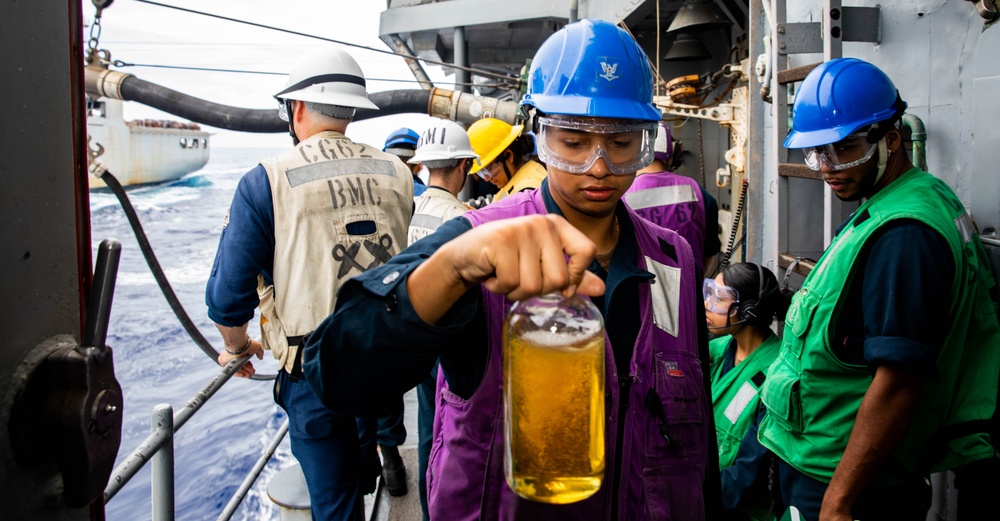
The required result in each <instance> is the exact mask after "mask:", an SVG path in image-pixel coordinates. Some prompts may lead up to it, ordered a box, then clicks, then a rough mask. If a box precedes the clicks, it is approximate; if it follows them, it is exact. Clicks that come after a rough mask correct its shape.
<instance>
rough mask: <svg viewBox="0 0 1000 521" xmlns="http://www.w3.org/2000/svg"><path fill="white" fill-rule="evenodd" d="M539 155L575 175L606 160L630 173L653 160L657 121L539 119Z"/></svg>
mask: <svg viewBox="0 0 1000 521" xmlns="http://www.w3.org/2000/svg"><path fill="white" fill-rule="evenodd" d="M538 123H539V130H538V140H537V142H538V158H539V159H541V160H542V161H543V162H544V163H546V164H548V165H552V166H553V167H555V168H558V169H560V170H565V171H566V172H570V173H573V174H585V173H587V172H588V171H589V170H590V169H591V168H592V167H593V166H594V163H596V162H597V159H598V158H602V159H604V164H605V165H607V166H608V170H610V171H611V173H612V174H615V175H630V174H634V173H635V172H636V171H637V170H639V169H641V168H644V167H647V166H649V165H650V163H652V162H653V140H654V139H655V138H656V127H657V124H658V122H656V121H627V122H622V121H610V122H609V121H608V120H600V119H596V118H587V119H581V120H564V119H555V118H548V117H542V118H539V119H538Z"/></svg>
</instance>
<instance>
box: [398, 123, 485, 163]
mask: <svg viewBox="0 0 1000 521" xmlns="http://www.w3.org/2000/svg"><path fill="white" fill-rule="evenodd" d="M465 157H472V158H475V159H476V162H478V160H479V154H476V153H475V151H473V150H472V144H471V143H470V142H469V135H468V134H466V133H465V129H464V128H462V125H459V124H458V123H455V122H454V121H448V120H445V119H442V120H440V121H438V122H437V123H435V124H433V125H431V126H430V127H429V128H428V129H427V130H425V131H424V133H423V134H422V135H421V136H420V141H419V142H417V153H416V155H414V156H413V157H411V158H410V160H409V161H407V163H423V162H425V161H438V160H442V159H461V158H465Z"/></svg>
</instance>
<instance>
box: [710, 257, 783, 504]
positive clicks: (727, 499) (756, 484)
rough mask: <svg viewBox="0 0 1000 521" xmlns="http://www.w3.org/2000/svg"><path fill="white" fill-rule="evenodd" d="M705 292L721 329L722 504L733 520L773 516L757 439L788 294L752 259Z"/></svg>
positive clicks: (716, 366) (715, 358) (714, 368)
mask: <svg viewBox="0 0 1000 521" xmlns="http://www.w3.org/2000/svg"><path fill="white" fill-rule="evenodd" d="M702 292H703V293H704V295H705V313H706V317H705V319H706V321H707V322H708V330H709V332H710V333H712V334H713V335H718V336H717V337H716V338H714V339H713V340H712V341H711V342H709V345H708V350H709V354H710V356H711V364H712V365H711V369H710V371H711V376H712V408H713V410H714V411H715V432H716V435H717V436H716V437H717V438H718V442H719V467H720V468H721V470H722V502H723V505H722V506H723V509H724V510H725V511H726V512H727V514H729V515H730V517H728V518H727V519H752V520H754V521H762V520H766V519H774V517H773V516H770V515H768V511H769V509H771V508H772V505H771V495H770V493H769V492H768V487H767V470H768V463H769V462H770V457H769V455H770V453H769V452H768V451H767V450H766V449H763V447H761V446H760V443H758V442H757V425H758V421H759V418H760V415H761V414H762V413H763V411H764V407H763V405H762V404H761V403H760V397H759V393H760V388H761V385H763V383H764V373H765V372H766V371H767V368H768V366H770V365H771V362H773V361H774V359H775V357H777V356H778V346H779V345H780V344H781V339H779V338H778V335H776V334H774V331H772V330H771V323H772V322H773V321H774V318H778V319H779V320H783V319H784V317H785V312H786V311H787V310H788V304H789V298H788V296H786V294H785V292H783V291H782V289H781V287H779V286H778V281H777V279H775V277H774V274H773V273H771V272H770V271H769V270H765V269H764V268H762V267H761V266H759V265H757V264H752V263H740V264H733V265H730V266H728V267H726V268H725V269H723V270H722V272H720V273H719V274H718V275H716V276H715V278H714V279H705V282H704V284H703V286H702ZM748 432H749V433H750V434H749V436H748V437H747V433H748ZM745 437H746V442H744V438H745Z"/></svg>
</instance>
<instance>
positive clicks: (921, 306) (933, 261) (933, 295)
mask: <svg viewBox="0 0 1000 521" xmlns="http://www.w3.org/2000/svg"><path fill="white" fill-rule="evenodd" d="M954 264H955V263H954V261H953V260H952V257H951V249H950V248H949V247H948V244H947V243H946V242H945V241H944V238H943V237H941V235H940V234H938V233H937V232H936V231H934V230H932V229H931V228H930V227H929V226H927V225H925V224H923V223H920V222H918V221H913V220H909V219H904V220H900V221H899V222H898V223H893V224H892V225H890V226H887V227H886V229H885V231H884V232H883V233H881V234H880V236H879V237H878V238H877V239H876V240H875V242H874V243H873V244H872V247H871V251H870V253H869V256H868V264H867V266H866V268H865V272H864V278H865V279H864V293H863V296H862V303H863V314H864V328H865V343H864V353H865V360H866V361H867V362H868V364H870V365H871V366H877V365H881V364H893V365H897V366H901V367H907V368H909V369H911V370H913V371H914V372H916V373H918V374H921V375H923V376H924V377H928V378H929V377H932V376H933V375H934V374H935V361H936V359H937V355H938V353H939V351H940V349H941V346H942V344H943V343H944V335H945V333H946V330H947V328H946V327H945V325H946V324H947V323H948V322H949V320H950V317H949V306H950V303H951V284H952V281H953V279H954V276H955V265H954Z"/></svg>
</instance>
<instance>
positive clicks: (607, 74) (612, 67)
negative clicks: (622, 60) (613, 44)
mask: <svg viewBox="0 0 1000 521" xmlns="http://www.w3.org/2000/svg"><path fill="white" fill-rule="evenodd" d="M601 70H603V71H604V74H601V75H600V76H601V77H602V78H604V79H606V80H608V81H611V80H616V79H618V78H621V76H615V72H617V71H618V64H617V63H608V62H601Z"/></svg>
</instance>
